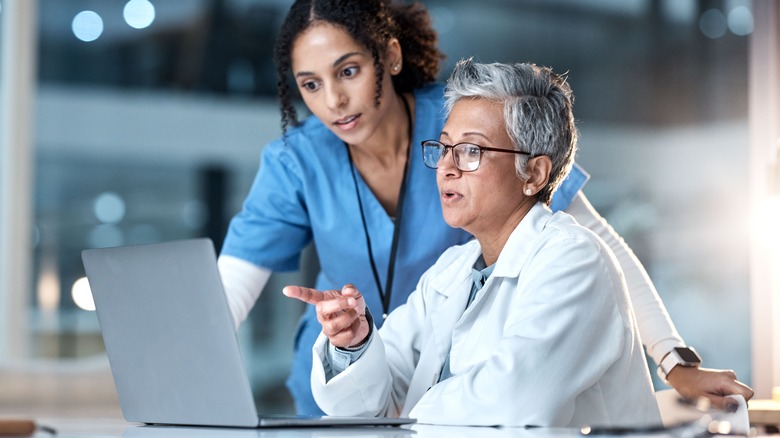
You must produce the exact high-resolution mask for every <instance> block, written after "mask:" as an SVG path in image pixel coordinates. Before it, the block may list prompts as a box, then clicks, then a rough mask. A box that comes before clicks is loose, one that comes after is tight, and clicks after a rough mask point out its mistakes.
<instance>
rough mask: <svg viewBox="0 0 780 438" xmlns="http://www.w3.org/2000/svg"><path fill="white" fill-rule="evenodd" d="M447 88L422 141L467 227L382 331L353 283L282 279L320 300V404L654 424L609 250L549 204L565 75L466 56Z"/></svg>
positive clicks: (357, 411)
mask: <svg viewBox="0 0 780 438" xmlns="http://www.w3.org/2000/svg"><path fill="white" fill-rule="evenodd" d="M445 98H446V101H447V109H448V113H449V117H448V120H447V122H446V124H445V125H444V128H443V131H442V133H441V136H440V139H439V140H431V141H425V142H423V146H422V148H423V150H422V152H423V156H424V161H425V164H426V165H428V166H429V167H432V168H436V169H437V171H436V172H437V183H438V186H439V192H440V200H441V204H442V209H443V213H444V219H445V221H446V222H447V223H448V224H449V225H450V226H453V227H457V228H462V229H464V230H466V231H468V232H470V233H471V234H473V235H474V236H475V238H476V239H475V240H473V241H471V242H469V243H467V244H464V245H460V246H455V247H452V248H450V249H449V250H447V251H446V252H445V253H444V254H443V255H442V256H441V257H440V258H439V260H438V261H437V262H436V263H435V264H434V266H433V267H431V268H430V269H429V270H428V271H426V273H425V274H423V276H422V278H421V279H420V281H419V283H418V286H417V289H416V290H415V292H414V293H412V294H411V295H410V297H409V299H408V301H407V302H406V304H405V305H402V306H400V307H398V308H397V309H396V310H394V311H393V312H392V313H391V314H390V315H389V317H388V318H387V320H386V321H385V323H384V326H383V327H382V329H381V330H380V331H377V329H376V328H375V326H374V325H373V323H372V316H371V315H370V314H369V313H367V312H366V306H365V302H364V300H363V298H362V297H361V295H360V293H359V291H357V290H356V288H355V287H354V286H352V285H347V286H345V287H344V288H343V289H342V290H341V291H325V292H320V291H315V290H312V289H306V288H301V287H297V286H288V287H286V288H285V290H284V292H285V294H286V295H288V296H290V297H293V298H298V299H301V300H303V301H305V302H309V303H315V304H317V306H316V308H317V316H318V319H319V321H320V323H321V324H322V327H323V330H322V334H321V335H320V337H319V339H318V340H317V342H316V343H315V345H314V351H313V354H314V365H313V369H312V376H311V383H312V391H313V394H314V397H315V400H316V401H317V403H318V405H319V406H320V407H321V408H322V409H323V411H325V412H326V413H327V414H330V415H369V416H375V415H384V416H410V417H413V418H416V419H417V420H418V421H419V422H422V423H433V424H452V425H485V426H492V425H504V426H525V425H535V426H582V425H586V424H591V425H594V424H598V425H646V424H653V423H658V422H660V418H659V414H658V409H657V406H656V403H655V398H654V395H653V389H652V384H651V381H650V376H649V373H648V370H647V363H646V361H645V357H644V353H643V350H642V345H641V342H640V339H639V334H638V330H637V326H636V322H635V318H634V313H633V310H632V307H631V302H630V300H629V298H628V295H627V290H626V285H625V281H624V278H623V275H622V273H621V271H620V269H619V266H618V264H617V261H616V260H615V257H614V255H613V254H612V252H611V251H610V250H609V248H608V247H607V246H606V245H605V244H604V242H603V241H602V240H601V239H600V238H599V237H598V236H597V235H596V234H594V233H593V232H591V231H590V230H588V229H586V228H584V227H582V226H580V225H579V224H577V222H576V221H575V220H574V219H573V218H572V217H571V216H568V215H567V214H565V213H555V214H553V213H552V212H551V211H550V210H549V208H548V205H549V202H550V199H551V197H552V193H553V192H554V191H555V189H556V187H557V186H558V184H559V183H560V181H561V180H562V179H563V178H564V177H565V175H566V173H567V172H568V170H569V168H570V167H571V165H572V162H573V159H574V154H575V151H576V143H577V132H576V128H575V126H574V117H573V114H572V95H571V90H570V88H569V86H568V84H567V83H566V81H565V80H564V79H563V78H561V77H560V76H558V75H556V74H554V73H553V72H552V71H551V70H549V69H546V68H540V67H537V66H534V65H531V64H513V65H508V64H476V63H474V62H472V61H470V60H469V61H461V62H460V63H458V65H457V67H456V68H455V71H454V72H453V74H452V76H451V77H450V80H449V82H448V84H447V90H446V93H445ZM448 154H449V155H450V156H449V157H447V155H448ZM418 226H421V227H424V226H425V224H418ZM420 244H421V245H424V244H425V243H424V242H420Z"/></svg>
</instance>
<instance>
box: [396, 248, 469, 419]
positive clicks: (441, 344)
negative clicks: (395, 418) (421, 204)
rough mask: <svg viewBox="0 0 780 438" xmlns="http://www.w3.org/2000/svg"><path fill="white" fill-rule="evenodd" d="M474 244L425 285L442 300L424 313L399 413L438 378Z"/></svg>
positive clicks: (463, 297) (465, 290)
mask: <svg viewBox="0 0 780 438" xmlns="http://www.w3.org/2000/svg"><path fill="white" fill-rule="evenodd" d="M474 247H475V252H474V253H473V254H471V255H473V257H472V256H471V255H470V256H468V257H464V258H462V259H461V260H463V262H461V263H453V264H452V265H450V266H448V267H447V268H445V269H444V270H443V271H442V272H440V273H439V274H438V275H436V277H435V278H432V279H431V281H430V284H429V287H430V288H431V289H432V290H434V291H435V292H434V293H436V294H438V295H440V298H442V299H443V301H442V302H441V304H438V305H437V307H436V308H435V309H432V310H431V313H430V315H429V316H428V320H429V323H430V326H429V333H430V335H429V336H428V337H427V339H426V340H425V343H424V345H423V348H422V352H421V354H420V360H419V361H418V362H417V368H416V369H415V372H414V376H412V380H411V382H410V383H409V391H408V392H407V395H406V402H405V403H404V408H403V411H402V412H401V415H402V416H407V415H408V414H409V411H411V410H412V408H414V406H415V405H416V404H417V402H418V401H419V400H420V398H421V397H422V396H423V395H425V392H426V391H428V389H429V388H430V387H431V386H433V385H435V384H436V382H438V380H439V374H440V372H441V367H442V365H444V359H445V358H446V357H447V354H448V353H449V351H450V342H451V341H452V331H453V327H454V326H455V324H456V323H457V322H458V321H459V320H460V318H461V316H462V315H463V310H464V309H465V308H466V303H467V302H468V297H469V293H470V292H471V282H472V281H471V267H472V266H473V264H474V262H475V261H476V259H477V257H478V256H479V254H481V248H479V246H478V245H475V246H474ZM469 260H470V262H469Z"/></svg>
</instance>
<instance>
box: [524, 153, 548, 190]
mask: <svg viewBox="0 0 780 438" xmlns="http://www.w3.org/2000/svg"><path fill="white" fill-rule="evenodd" d="M525 171H526V173H527V174H528V180H527V181H526V182H525V186H523V194H524V195H526V196H535V195H536V194H537V193H539V192H540V191H541V190H542V189H543V188H544V186H546V185H547V182H548V181H549V180H550V172H552V160H550V157H548V156H547V155H539V156H536V157H533V158H529V159H528V164H527V165H526V168H525Z"/></svg>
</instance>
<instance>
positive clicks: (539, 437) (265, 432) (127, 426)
mask: <svg viewBox="0 0 780 438" xmlns="http://www.w3.org/2000/svg"><path fill="white" fill-rule="evenodd" d="M38 424H40V425H45V426H48V427H52V428H54V429H55V430H56V431H57V435H55V436H54V437H55V438H72V437H79V438H96V437H106V438H110V437H122V438H185V437H186V438H218V437H226V438H315V437H332V438H336V437H347V438H349V437H362V438H390V437H393V438H396V437H398V438H402V437H418V438H441V437H446V438H472V437H480V438H483V437H484V438H510V437H511V438H516V437H522V438H556V437H562V438H568V437H577V436H581V435H580V434H579V431H578V430H575V429H543V428H539V429H524V428H492V427H453V426H431V425H423V424H415V425H412V426H401V427H338V428H336V427H330V428H268V429H231V428H216V427H214V428H212V427H173V426H144V425H138V424H133V423H127V422H124V421H122V420H116V419H84V420H79V419H73V418H68V419H57V418H48V419H47V418H42V419H40V420H39V421H38ZM656 436H657V437H659V438H662V435H656ZM34 437H35V438H44V437H52V435H51V434H48V433H45V432H41V431H39V432H36V434H35V435H34Z"/></svg>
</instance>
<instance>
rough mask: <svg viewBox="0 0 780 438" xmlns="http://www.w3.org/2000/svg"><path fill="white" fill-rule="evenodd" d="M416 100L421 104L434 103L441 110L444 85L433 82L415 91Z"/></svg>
mask: <svg viewBox="0 0 780 438" xmlns="http://www.w3.org/2000/svg"><path fill="white" fill-rule="evenodd" d="M414 98H415V100H416V101H417V102H418V105H419V104H420V103H432V104H435V105H436V106H438V107H439V108H441V104H442V102H443V101H444V84H442V83H439V82H431V83H428V84H425V85H423V86H422V87H420V88H417V89H415V90H414Z"/></svg>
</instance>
